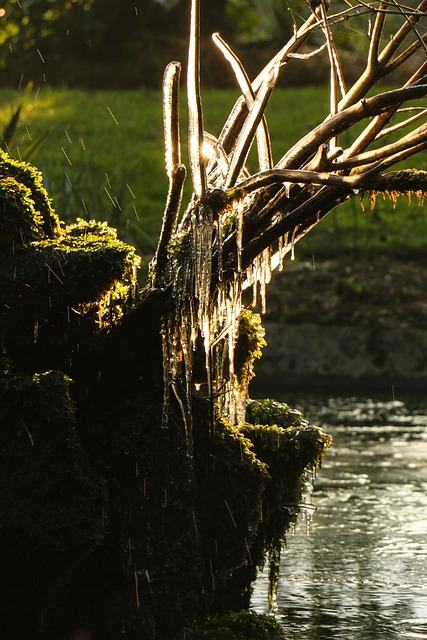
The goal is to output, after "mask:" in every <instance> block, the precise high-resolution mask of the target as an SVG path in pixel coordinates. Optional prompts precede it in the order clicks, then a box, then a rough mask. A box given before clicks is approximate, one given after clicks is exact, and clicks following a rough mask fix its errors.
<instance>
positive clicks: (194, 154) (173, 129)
mask: <svg viewBox="0 0 427 640" xmlns="http://www.w3.org/2000/svg"><path fill="white" fill-rule="evenodd" d="M198 25H199V2H198V1H197V0H193V2H192V12H191V34H190V46H189V64H188V79H187V97H188V115H189V136H188V140H189V164H190V172H191V178H192V185H193V197H192V199H191V202H190V205H189V206H188V207H187V210H186V212H185V213H184V214H183V216H182V218H181V220H180V221H178V217H179V213H178V212H179V208H180V204H181V197H182V192H183V182H184V178H185V169H184V168H183V165H182V164H181V155H180V133H179V100H178V95H179V84H180V81H179V78H180V65H179V63H177V62H173V63H170V65H168V67H167V69H166V72H165V76H164V85H163V89H164V99H163V112H164V133H165V151H166V171H167V174H168V177H169V194H168V201H167V204H166V209H165V214H164V218H163V229H162V233H161V238H160V240H159V245H158V249H157V254H156V256H155V259H154V261H153V276H152V284H153V286H154V287H158V286H160V287H167V288H168V289H169V290H171V291H172V292H173V294H172V305H171V309H170V313H169V314H168V316H167V317H166V318H165V319H164V322H163V327H162V338H163V370H164V389H165V397H164V407H165V409H164V416H165V420H166V419H167V416H168V411H169V406H170V401H171V396H172V395H173V396H174V397H175V399H176V400H177V402H178V403H179V405H180V408H181V412H182V415H183V417H184V422H185V427H186V432H187V442H188V449H189V450H190V451H191V450H192V430H193V405H194V398H195V397H196V396H198V397H199V398H204V399H205V400H206V402H208V403H209V405H210V411H211V420H212V423H213V421H214V419H215V417H216V416H218V415H222V416H226V417H227V418H228V420H229V421H230V422H231V423H233V424H239V423H240V422H241V421H242V420H243V419H244V415H245V405H246V393H247V390H246V389H244V388H240V386H239V383H238V380H237V377H236V375H235V370H234V351H235V346H236V340H237V337H238V331H239V320H240V317H241V314H242V312H243V311H244V308H243V302H242V292H243V289H244V288H247V287H248V286H249V287H252V289H253V296H252V298H253V300H252V304H253V306H255V305H256V304H257V302H258V301H259V300H260V302H261V310H262V312H265V310H266V286H267V284H268V283H269V281H270V278H271V271H272V268H273V267H274V266H277V264H279V266H280V267H281V265H282V262H283V256H284V255H285V253H287V252H288V250H289V246H288V243H287V237H286V236H285V237H284V238H283V239H282V240H280V242H279V250H278V252H277V251H276V253H277V256H278V259H276V261H275V263H274V264H273V262H274V261H273V260H272V255H271V249H270V248H266V249H265V250H264V251H263V252H262V253H261V254H260V255H258V256H257V257H255V258H254V259H253V261H252V263H251V264H250V265H249V266H248V265H245V267H244V268H242V252H243V246H242V244H243V223H244V217H245V214H247V213H248V211H249V210H250V208H251V202H252V195H251V194H246V193H243V194H241V195H240V197H237V198H235V199H233V200H231V201H229V202H227V203H226V204H225V203H224V206H223V207H219V208H218V207H215V209H213V207H212V208H211V206H210V205H209V203H208V198H207V196H208V195H209V194H210V193H212V192H213V191H214V190H220V191H221V192H222V193H225V192H226V191H227V189H230V188H233V187H234V186H235V185H236V184H238V183H239V182H241V181H242V180H245V179H247V178H248V177H250V174H249V172H248V171H247V169H246V167H245V162H246V158H247V155H248V153H249V150H250V147H251V145H252V142H253V140H254V139H255V138H256V139H257V144H258V156H259V163H260V169H261V170H268V169H270V168H271V167H272V160H271V148H270V144H269V136H268V132H267V130H266V124H265V120H264V116H263V112H264V109H265V105H266V103H267V101H268V97H269V95H270V94H271V92H272V90H273V88H274V85H275V83H276V81H277V76H278V72H279V67H280V64H281V63H282V62H283V58H284V57H285V52H282V55H280V56H278V57H277V59H275V60H273V61H272V63H271V64H270V66H269V67H267V68H266V71H265V73H264V75H263V76H262V77H261V76H260V78H259V81H258V86H256V84H255V90H257V94H256V95H255V93H254V91H253V88H252V87H251V86H250V83H249V81H248V79H247V78H246V76H245V74H244V72H243V70H242V68H241V67H240V66H239V63H238V61H236V59H235V58H233V54H232V52H231V51H230V50H229V49H228V48H227V45H225V43H224V42H223V41H222V40H221V38H220V37H219V36H215V37H216V44H217V45H218V46H219V47H220V49H221V50H222V52H223V53H224V55H225V57H226V58H228V59H230V61H231V63H232V65H234V68H235V71H236V73H237V75H238V76H239V78H240V83H241V85H242V93H243V95H242V98H241V99H240V100H239V101H238V102H237V103H236V106H235V109H234V110H233V111H232V113H231V114H230V116H229V119H228V121H227V123H226V124H225V126H224V128H223V131H222V133H221V135H220V136H219V138H218V139H216V138H214V137H213V136H211V135H210V134H207V133H206V132H205V131H204V128H203V115H202V107H201V100H200V87H199V68H198V67H199V44H200V39H199V26H198ZM236 65H237V66H236ZM245 105H246V108H247V111H248V113H247V116H246V121H245V123H244V125H243V127H241V128H240V130H239V128H237V129H236V131H234V132H233V127H234V124H235V122H236V115H235V114H238V112H239V110H240V111H241V110H242V108H243V109H244V108H245ZM207 147H210V152H211V153H210V154H209V155H210V157H209V156H208V155H206V154H205V151H206V148H207ZM227 148H228V151H227V152H226V150H225V149H227ZM230 227H231V228H232V229H233V232H234V237H235V247H234V253H235V256H236V259H235V263H234V266H233V273H232V274H230V273H229V272H228V273H227V275H226V276H225V272H223V242H225V240H226V233H225V231H224V229H227V228H228V229H230ZM179 247H180V248H181V251H180V249H179ZM183 247H184V248H183ZM213 265H214V266H213ZM213 271H215V273H213ZM164 274H166V275H164ZM200 354H202V355H203V358H204V362H203V363H202V365H203V366H201V363H200V362H199V361H198V362H197V366H196V364H195V358H198V359H200ZM199 372H201V373H202V375H199Z"/></svg>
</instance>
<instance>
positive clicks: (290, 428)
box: [242, 400, 332, 601]
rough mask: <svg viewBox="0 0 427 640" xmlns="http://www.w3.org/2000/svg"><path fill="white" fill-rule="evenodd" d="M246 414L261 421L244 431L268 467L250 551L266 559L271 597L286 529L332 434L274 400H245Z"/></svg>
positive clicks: (301, 503) (301, 506) (259, 561)
mask: <svg viewBox="0 0 427 640" xmlns="http://www.w3.org/2000/svg"><path fill="white" fill-rule="evenodd" d="M247 418H248V419H250V420H253V421H254V422H263V423H264V424H256V425H254V424H245V425H243V427H242V432H243V434H244V435H245V436H246V437H247V438H248V439H249V440H250V441H251V442H252V443H253V446H254V452H255V454H256V456H257V458H258V459H259V460H261V461H262V462H263V463H264V464H265V465H266V468H267V469H268V473H269V482H268V483H267V484H266V487H265V490H264V492H263V496H262V506H261V508H262V514H263V517H262V522H261V523H260V526H259V527H258V531H257V538H256V540H255V542H254V545H253V550H252V552H251V553H252V556H253V558H254V559H255V561H256V563H257V565H258V566H263V565H264V563H265V562H266V561H268V563H269V581H270V589H269V596H270V600H271V601H273V600H274V598H275V591H276V588H277V582H278V572H279V564H280V555H281V549H282V547H283V546H284V544H285V542H286V533H287V531H288V530H289V528H290V527H291V526H292V525H293V524H295V523H296V521H297V518H298V516H299V514H300V513H301V511H302V510H303V509H304V508H305V506H304V500H305V494H306V492H307V488H308V487H310V486H311V482H312V473H313V469H314V468H315V467H316V466H321V464H322V460H323V456H324V454H325V450H326V449H327V448H328V447H329V446H330V445H331V442H332V439H331V437H330V436H328V435H327V434H325V433H324V432H323V431H322V429H319V428H318V427H315V426H311V425H309V424H308V422H307V421H306V420H304V418H303V416H302V414H301V413H300V412H299V411H296V410H295V409H290V408H289V407H288V405H286V404H282V403H279V402H276V401H274V400H265V401H259V400H257V401H253V402H251V403H249V406H248V411H247ZM309 508H310V507H309Z"/></svg>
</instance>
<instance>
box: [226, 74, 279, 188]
mask: <svg viewBox="0 0 427 640" xmlns="http://www.w3.org/2000/svg"><path fill="white" fill-rule="evenodd" d="M278 73H279V68H278V66H276V67H272V69H271V71H270V74H269V76H268V77H267V78H266V80H265V82H264V84H263V85H261V88H260V90H259V91H258V93H257V96H256V99H255V102H254V103H253V106H252V109H251V110H250V112H249V113H248V116H247V118H246V120H245V123H244V125H243V127H242V129H241V131H240V133H239V136H238V138H237V141H236V145H235V148H234V150H233V154H232V156H231V161H230V168H229V171H228V174H227V177H226V179H225V183H224V189H228V188H229V187H231V186H232V185H234V184H235V182H236V180H237V179H238V177H239V174H240V172H241V170H242V168H243V166H244V164H245V162H246V158H247V155H248V153H249V150H250V147H251V145H252V142H253V139H254V135H255V133H256V130H257V128H258V125H259V123H260V121H261V119H262V117H263V115H264V112H265V108H266V106H267V103H268V100H269V98H270V96H271V93H272V91H273V89H274V87H275V86H276V82H277V76H278Z"/></svg>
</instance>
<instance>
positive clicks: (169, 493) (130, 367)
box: [0, 154, 330, 640]
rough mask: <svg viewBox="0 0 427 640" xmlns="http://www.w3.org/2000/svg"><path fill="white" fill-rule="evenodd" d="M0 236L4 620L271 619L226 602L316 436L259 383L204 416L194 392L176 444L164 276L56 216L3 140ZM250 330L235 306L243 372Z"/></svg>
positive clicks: (36, 634) (221, 625)
mask: <svg viewBox="0 0 427 640" xmlns="http://www.w3.org/2000/svg"><path fill="white" fill-rule="evenodd" d="M0 248H1V251H2V256H3V258H2V261H1V263H0V284H1V287H0V334H1V342H2V355H1V358H0V365H1V366H0V443H1V446H0V556H1V557H0V565H1V567H2V571H1V572H0V590H1V593H2V594H3V596H2V599H1V603H0V619H1V621H2V628H3V630H4V632H5V633H6V631H7V635H8V638H11V639H14V638H16V639H18V638H20V639H21V638H24V637H25V638H34V639H37V640H39V639H40V640H41V639H43V640H48V639H53V638H55V640H58V639H61V638H64V639H65V638H69V637H70V635H72V633H73V632H74V630H76V629H85V630H87V631H88V632H89V633H90V634H91V637H93V638H94V639H95V640H96V639H99V640H110V639H111V640H116V639H117V638H118V637H122V638H126V639H127V640H132V639H134V638H135V639H136V638H138V639H139V638H144V639H147V640H154V639H159V638H168V639H169V638H175V637H176V638H181V637H184V635H185V637H187V638H192V639H193V640H198V638H201V637H203V638H210V639H211V640H213V639H215V640H216V639H217V638H218V639H219V638H221V639H224V638H231V637H233V638H242V639H243V638H245V640H247V639H251V638H253V640H256V639H259V640H261V639H262V638H265V637H267V636H268V637H269V638H272V637H273V638H274V637H280V634H281V631H280V627H279V626H278V625H277V624H276V623H275V622H274V621H272V620H271V619H270V618H263V617H258V616H255V615H253V614H249V613H248V612H247V611H246V613H245V612H244V613H241V614H238V612H240V611H241V610H242V609H243V610H247V608H248V606H249V599H250V593H251V587H252V584H253V581H254V579H255V576H256V571H257V567H258V566H261V565H263V564H264V563H265V562H266V561H269V562H270V564H271V566H272V568H273V569H274V567H275V566H276V565H277V561H278V556H279V553H280V548H281V546H282V544H283V541H284V536H285V533H286V531H287V529H288V527H289V526H290V524H291V523H292V522H293V521H294V520H295V518H296V517H297V513H298V511H299V509H300V507H301V503H302V501H303V494H304V491H305V481H306V479H307V477H308V476H307V474H309V473H310V470H311V468H312V467H313V466H315V465H317V464H320V462H321V459H322V456H323V453H324V450H325V448H326V447H327V446H328V445H329V443H330V439H329V437H328V436H326V435H325V434H324V433H323V432H322V431H321V430H319V429H317V428H314V427H311V426H309V425H308V424H307V423H306V422H305V421H304V420H303V418H302V416H301V414H299V413H298V412H295V411H292V410H290V409H289V407H287V406H286V405H279V404H278V403H273V402H271V401H268V402H265V403H252V404H250V405H249V410H248V415H247V420H248V422H247V423H243V424H241V425H239V426H236V425H234V424H230V422H229V421H228V420H227V416H217V418H216V421H215V424H214V425H212V424H211V422H210V411H209V407H208V405H209V402H208V399H207V398H204V397H202V396H199V397H195V398H194V402H193V410H194V415H193V424H194V433H193V437H194V442H193V452H192V454H191V455H190V454H189V450H188V438H187V435H188V434H186V432H185V427H186V425H185V423H184V422H183V417H182V412H181V411H180V407H179V402H178V396H177V397H176V398H171V399H170V400H169V404H168V406H167V420H165V415H164V413H165V412H164V410H165V405H164V388H163V384H164V378H163V373H164V372H163V360H162V343H161V326H162V317H163V316H165V315H167V314H168V312H169V300H170V299H169V293H168V292H167V291H164V290H159V289H149V288H147V289H145V290H144V291H142V292H139V291H138V290H137V284H136V270H137V267H138V264H139V258H138V257H137V256H136V255H135V252H134V249H133V248H132V247H130V246H128V245H126V244H124V243H123V242H120V241H119V240H118V239H117V237H116V234H115V232H114V231H113V230H112V229H110V228H108V227H106V226H105V225H103V224H98V223H93V222H85V221H81V220H80V221H77V222H76V223H75V224H73V225H70V226H65V225H63V224H62V223H61V222H60V220H59V218H58V217H57V215H56V214H55V213H54V212H53V210H52V207H51V204H50V201H49V198H48V196H47V194H46V192H45V190H44V189H43V187H42V184H41V180H40V175H39V174H38V173H37V172H36V171H35V170H34V169H33V168H31V167H30V166H28V165H24V164H21V163H17V162H14V161H12V160H10V159H9V158H8V157H7V156H6V155H5V154H1V156H0ZM262 339H263V338H262V330H261V328H260V326H259V322H258V321H257V320H256V319H255V320H253V319H251V318H250V315H249V316H248V315H245V317H244V318H243V319H242V323H241V328H240V331H239V336H238V339H237V342H236V375H237V376H239V384H240V385H241V386H242V388H245V386H247V383H248V381H249V379H250V377H251V376H252V365H253V360H254V358H255V357H258V356H259V348H260V346H261V343H262ZM212 427H213V428H212ZM272 575H273V577H274V571H273V573H272ZM218 616H222V617H221V618H218ZM207 620H208V621H209V622H208V624H207V626H206V621H207Z"/></svg>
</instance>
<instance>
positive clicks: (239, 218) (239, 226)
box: [235, 200, 244, 273]
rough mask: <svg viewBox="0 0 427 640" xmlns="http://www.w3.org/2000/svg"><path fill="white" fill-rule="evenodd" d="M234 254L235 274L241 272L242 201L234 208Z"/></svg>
mask: <svg viewBox="0 0 427 640" xmlns="http://www.w3.org/2000/svg"><path fill="white" fill-rule="evenodd" d="M235 209H236V252H237V273H241V271H242V240H243V210H244V206H243V201H242V200H239V202H238V203H237V205H236V207H235Z"/></svg>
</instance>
